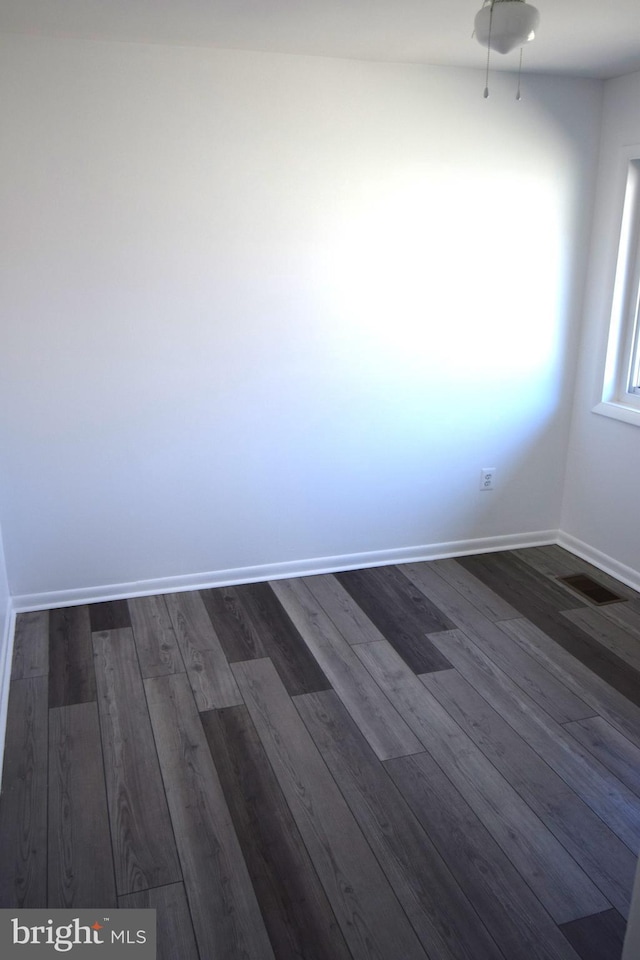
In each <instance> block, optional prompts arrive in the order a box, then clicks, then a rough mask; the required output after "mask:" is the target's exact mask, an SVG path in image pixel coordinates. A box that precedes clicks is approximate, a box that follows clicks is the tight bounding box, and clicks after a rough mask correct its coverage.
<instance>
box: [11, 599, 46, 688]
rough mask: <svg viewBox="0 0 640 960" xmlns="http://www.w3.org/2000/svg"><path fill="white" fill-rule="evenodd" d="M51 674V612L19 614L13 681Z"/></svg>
mask: <svg viewBox="0 0 640 960" xmlns="http://www.w3.org/2000/svg"><path fill="white" fill-rule="evenodd" d="M48 673H49V611H48V610H37V611H35V612H33V613H19V614H18V615H17V617H16V628H15V634H14V640H13V660H12V667H11V679H12V680H28V679H29V678H30V677H46V676H47V675H48Z"/></svg>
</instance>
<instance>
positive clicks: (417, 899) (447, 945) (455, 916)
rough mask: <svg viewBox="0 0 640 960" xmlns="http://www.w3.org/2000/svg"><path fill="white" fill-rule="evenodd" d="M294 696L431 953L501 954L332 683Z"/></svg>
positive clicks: (474, 958)
mask: <svg viewBox="0 0 640 960" xmlns="http://www.w3.org/2000/svg"><path fill="white" fill-rule="evenodd" d="M294 703H295V705H296V707H297V709H298V712H299V713H300V715H301V716H302V719H303V720H304V722H305V724H306V726H307V729H308V730H309V732H310V733H311V736H312V737H313V739H314V741H315V743H316V746H317V747H318V748H319V749H320V752H321V754H322V756H323V757H324V759H325V762H326V764H327V766H328V767H329V769H330V771H331V773H332V774H333V776H334V779H335V780H336V782H337V783H338V786H339V787H340V789H341V791H342V793H343V795H344V797H345V799H346V800H347V803H348V804H349V806H350V807H351V810H352V811H353V814H354V816H355V817H356V820H357V821H358V823H359V824H360V827H361V829H362V831H363V833H364V835H365V837H366V838H367V840H368V841H369V844H370V846H371V848H372V849H373V852H374V853H375V855H376V857H377V859H378V862H379V863H380V864H381V866H382V868H383V870H384V872H385V873H386V875H387V876H388V877H389V880H390V881H391V885H392V886H393V889H394V891H395V893H396V896H397V897H398V899H399V900H400V903H401V904H402V906H403V907H404V909H405V911H406V914H407V916H408V917H409V919H410V921H411V923H412V925H413V928H414V930H415V931H416V932H417V934H418V936H419V937H420V940H421V942H422V945H423V947H424V948H425V950H426V952H427V954H428V955H429V956H430V957H438V958H439V960H482V958H486V960H496V958H497V957H500V956H503V954H502V952H501V951H500V950H499V948H498V946H497V944H496V942H495V941H494V940H493V938H492V937H491V936H490V935H489V933H488V931H487V928H486V927H485V926H484V924H483V923H482V921H481V919H480V917H479V916H478V914H477V913H476V911H475V909H474V908H473V906H472V905H471V903H470V902H469V900H468V899H467V897H466V895H465V894H464V893H463V891H462V890H461V889H460V887H459V885H458V883H457V881H456V880H455V878H454V877H453V875H452V873H451V871H450V870H449V868H448V866H447V865H446V863H445V861H444V860H443V858H442V857H441V856H440V854H439V853H438V851H437V849H436V848H435V846H434V845H433V843H432V842H431V840H430V839H429V837H428V836H427V834H426V833H425V832H424V830H423V828H422V827H421V826H420V824H419V823H418V821H417V820H416V818H415V816H414V815H413V813H412V811H411V810H410V809H409V807H408V806H407V804H406V803H405V801H404V800H403V798H402V795H401V794H400V792H399V791H398V789H397V787H396V786H395V785H394V783H393V781H392V780H391V779H390V778H389V776H388V774H387V772H386V771H385V770H384V769H383V767H382V764H381V762H380V761H379V760H378V759H377V757H376V756H375V754H374V753H373V751H372V750H371V748H370V747H369V745H368V744H367V742H366V741H365V740H364V738H363V737H362V735H361V734H360V733H359V731H358V730H357V728H356V726H355V724H354V723H353V721H352V720H351V717H350V716H349V714H348V713H347V712H346V710H345V709H344V707H343V706H342V704H341V703H340V701H339V700H338V698H337V696H336V694H335V693H334V692H333V691H332V690H329V691H325V692H324V693H316V694H307V695H305V696H301V697H296V698H295V699H294Z"/></svg>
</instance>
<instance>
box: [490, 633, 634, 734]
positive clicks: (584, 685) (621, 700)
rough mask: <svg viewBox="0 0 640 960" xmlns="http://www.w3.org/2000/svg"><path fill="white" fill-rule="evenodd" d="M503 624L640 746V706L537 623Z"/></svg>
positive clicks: (549, 668) (596, 711) (551, 671)
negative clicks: (574, 655)
mask: <svg viewBox="0 0 640 960" xmlns="http://www.w3.org/2000/svg"><path fill="white" fill-rule="evenodd" d="M501 627H502V629H503V630H505V631H506V632H507V633H508V634H509V636H510V637H511V638H512V639H513V640H514V642H515V643H517V644H518V645H519V646H520V647H522V649H523V650H525V651H526V652H527V653H528V654H530V655H531V656H532V657H535V659H536V660H538V661H539V663H541V664H542V665H543V666H544V667H545V669H547V670H548V671H549V672H550V673H553V674H554V676H555V677H557V678H558V679H559V680H561V682H562V683H564V684H565V686H567V687H569V689H570V690H572V691H573V692H574V693H575V694H576V695H577V696H579V697H580V698H581V699H582V700H584V702H585V703H588V704H589V706H590V707H592V708H593V711H594V713H597V714H600V716H602V717H604V718H605V719H606V720H608V721H609V723H610V724H611V725H612V726H614V727H615V728H616V729H617V730H619V731H620V732H621V733H623V734H624V735H625V736H626V737H628V738H629V739H630V740H631V741H632V743H634V744H635V745H636V746H637V747H640V707H638V706H636V704H634V703H631V701H630V700H628V699H627V698H626V697H625V696H623V695H622V694H621V693H619V692H618V691H617V690H614V689H613V687H610V686H609V684H608V683H606V681H604V680H603V679H602V677H600V676H598V675H597V674H596V673H594V672H593V671H592V670H589V668H588V667H586V666H585V665H584V664H583V663H581V662H580V661H579V660H577V659H576V658H575V657H573V656H572V655H571V654H570V653H568V652H567V651H566V650H564V649H563V648H562V647H561V646H560V645H559V644H557V643H556V642H555V641H554V640H553V639H552V638H551V637H549V636H547V634H546V633H544V632H543V631H542V630H540V629H539V628H538V627H537V626H536V625H535V624H533V623H530V622H529V621H528V620H525V619H524V618H519V619H517V620H505V621H503V622H502V624H501Z"/></svg>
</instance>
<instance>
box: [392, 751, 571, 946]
mask: <svg viewBox="0 0 640 960" xmlns="http://www.w3.org/2000/svg"><path fill="white" fill-rule="evenodd" d="M384 766H385V768H386V769H387V770H388V772H389V773H390V774H391V776H392V777H393V780H394V782H395V783H396V785H397V787H398V788H399V790H400V791H401V793H402V795H403V796H404V798H405V800H406V801H407V802H408V803H409V805H410V806H411V807H412V809H413V811H414V813H415V815H416V816H417V818H418V819H419V820H420V822H421V823H422V826H423V827H424V829H425V830H426V832H427V833H428V834H429V836H430V837H431V839H432V840H433V842H434V843H435V845H436V846H437V847H438V849H439V850H440V853H441V854H442V856H443V857H444V858H445V859H446V862H447V865H448V867H449V869H450V870H451V871H452V873H453V874H454V875H455V877H456V879H457V880H458V883H459V884H460V886H461V887H462V889H463V890H464V892H465V893H466V895H467V896H468V898H469V900H470V901H471V902H472V903H473V904H474V906H475V908H476V910H477V911H478V914H479V915H480V916H481V917H482V919H483V921H484V923H485V924H486V925H487V927H488V928H489V930H490V931H491V932H492V933H493V936H494V937H495V939H496V942H497V943H499V944H500V946H501V948H502V950H503V952H504V954H505V956H506V957H508V958H509V960H576V955H575V953H574V952H573V951H572V950H571V949H570V948H568V944H567V942H566V940H565V938H564V937H563V936H562V934H561V933H560V931H559V929H558V927H557V925H556V923H555V922H554V921H553V920H552V918H551V917H550V915H549V913H548V912H547V911H546V910H545V909H544V907H543V906H542V904H541V903H540V901H539V900H538V898H537V897H536V896H535V895H534V894H533V892H532V891H531V889H530V887H529V885H528V884H527V883H526V882H525V881H524V880H523V878H522V877H521V876H520V874H519V873H518V871H517V870H516V869H515V867H514V866H513V864H512V863H511V861H510V860H509V858H508V856H507V855H506V854H505V853H504V851H503V850H502V849H501V847H500V846H499V845H498V844H497V843H496V841H495V840H494V839H493V837H492V836H491V834H490V833H489V831H488V830H487V829H486V827H485V826H484V825H483V824H482V822H481V821H480V820H479V818H478V817H477V816H476V814H475V813H474V812H473V810H472V809H471V807H470V806H469V804H468V803H467V802H466V801H465V800H464V799H463V797H462V795H461V794H460V793H459V791H458V790H457V789H456V788H455V787H454V785H453V784H452V782H451V780H450V779H449V778H448V777H447V776H446V774H445V773H444V772H443V771H442V770H441V769H440V767H439V766H438V764H437V763H436V762H435V760H434V759H433V758H432V757H431V756H430V755H429V754H428V753H420V754H416V755H415V756H413V757H400V758H399V759H397V760H386V761H385V763H384Z"/></svg>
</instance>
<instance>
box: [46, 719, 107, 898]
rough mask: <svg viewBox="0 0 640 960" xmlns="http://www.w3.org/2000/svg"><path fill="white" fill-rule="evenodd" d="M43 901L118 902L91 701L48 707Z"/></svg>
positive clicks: (97, 734)
mask: <svg viewBox="0 0 640 960" xmlns="http://www.w3.org/2000/svg"><path fill="white" fill-rule="evenodd" d="M47 906H49V907H59V908H67V907H74V908H80V907H98V906H99V907H112V906H113V907H115V906H117V902H116V886H115V877H114V872H113V857H112V853H111V838H110V835H109V814H108V811H107V792H106V784H105V778H104V769H103V765H102V747H101V743H100V725H99V723H98V707H97V704H95V703H78V704H75V705H74V706H71V707H56V708H55V709H53V710H51V711H50V713H49V892H48V897H47Z"/></svg>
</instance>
